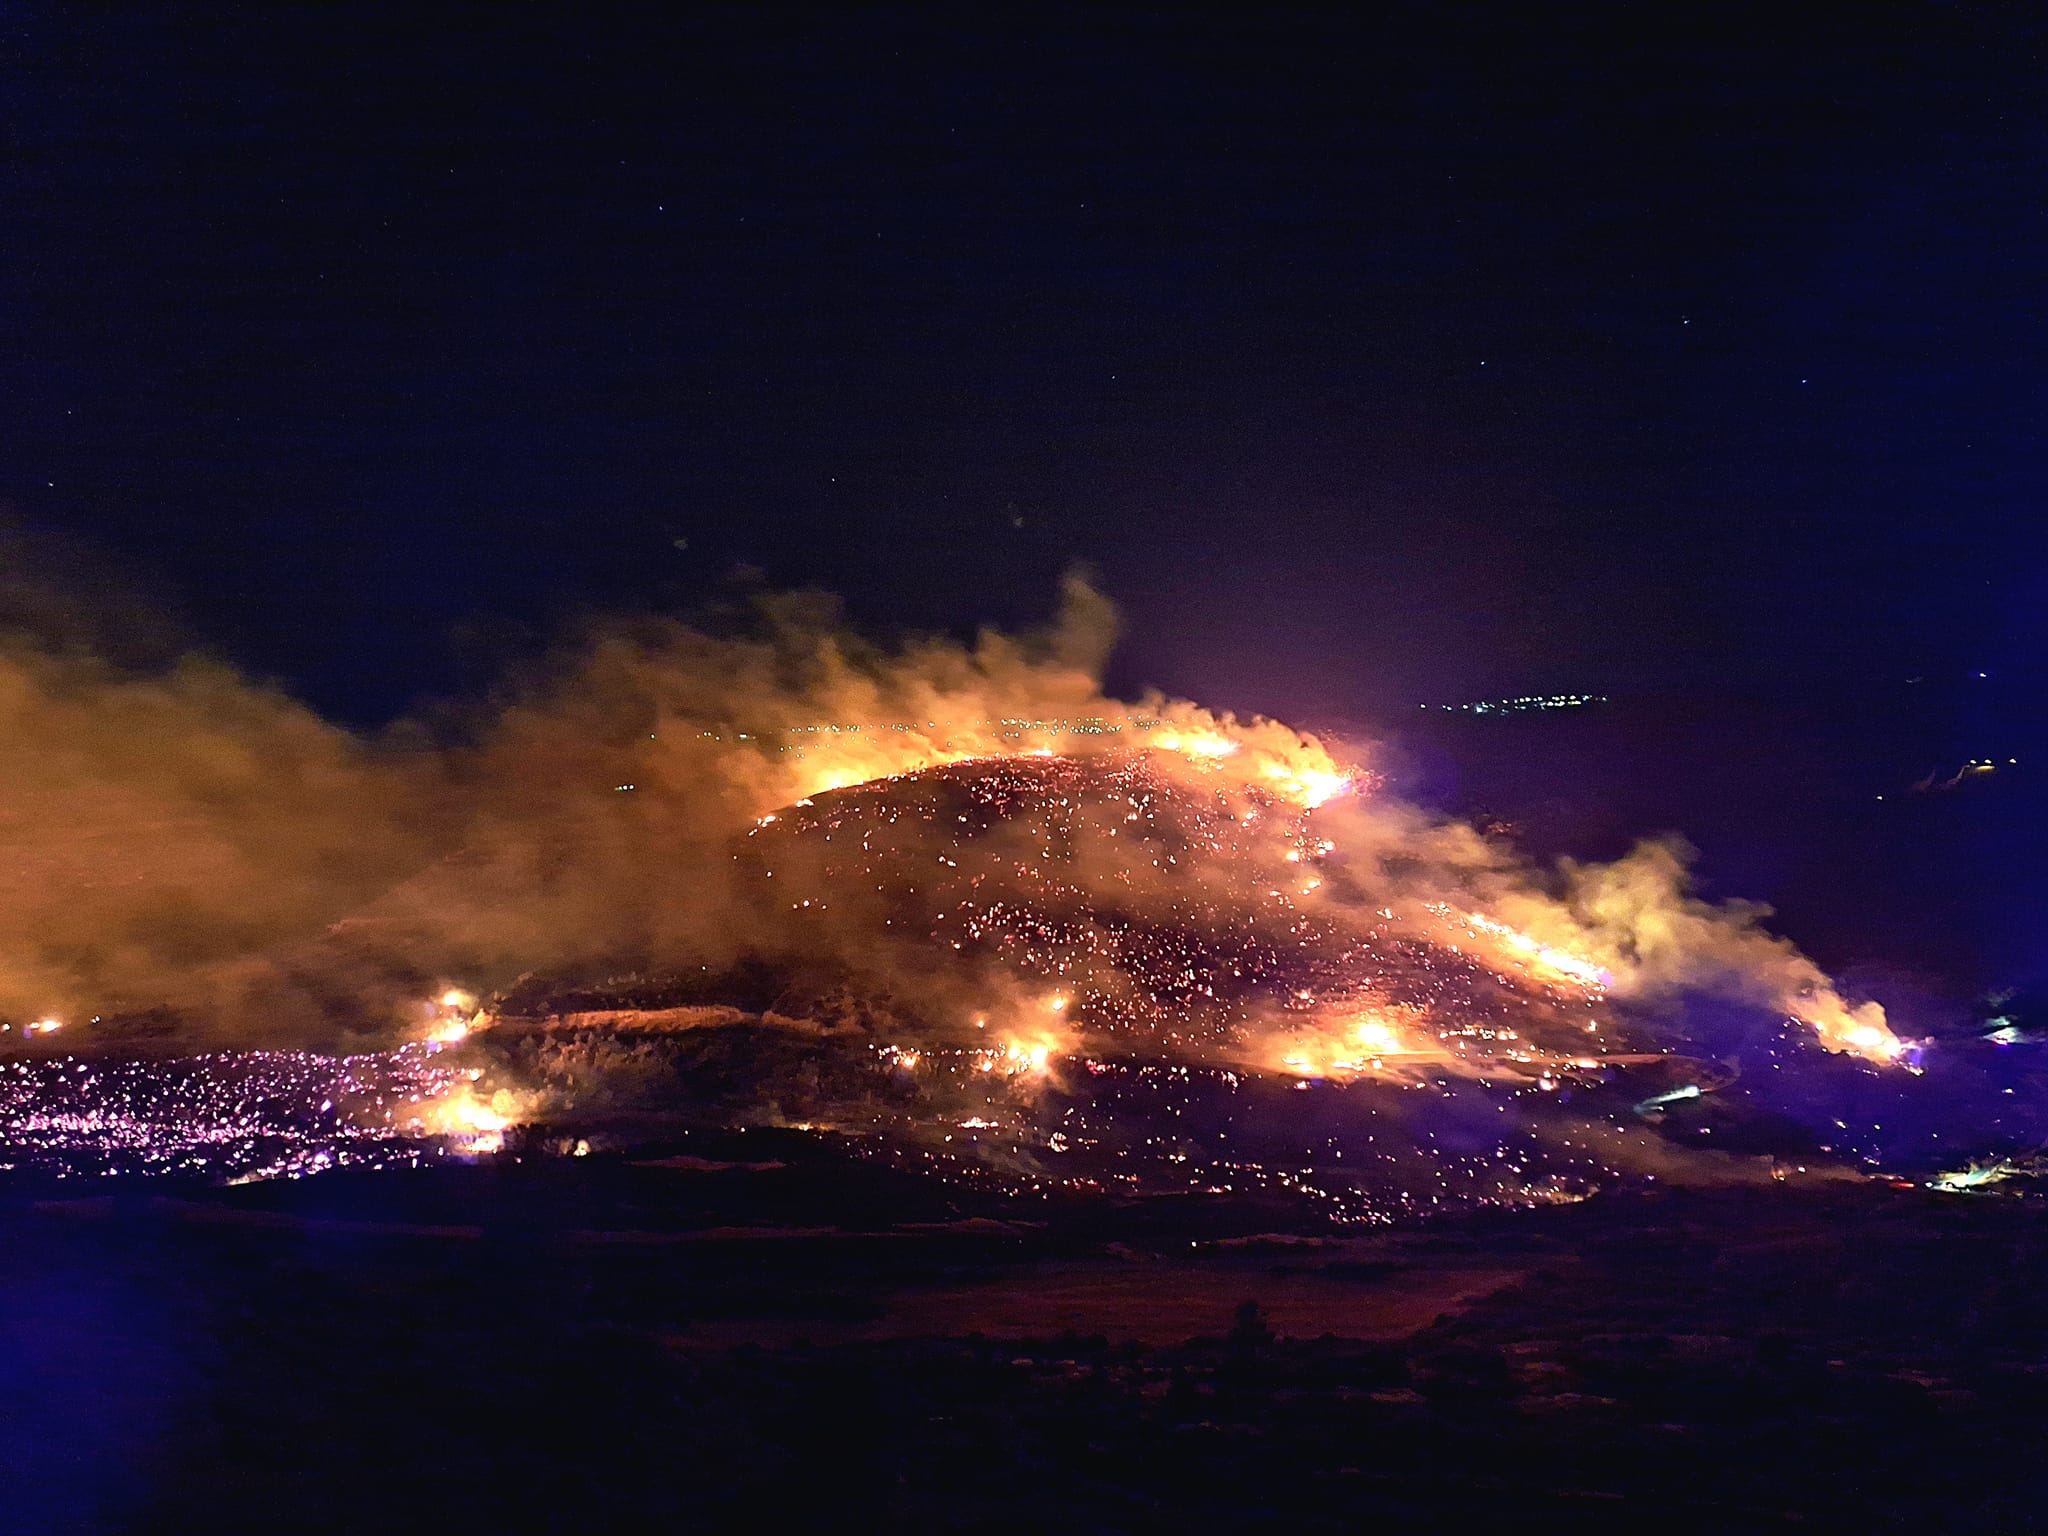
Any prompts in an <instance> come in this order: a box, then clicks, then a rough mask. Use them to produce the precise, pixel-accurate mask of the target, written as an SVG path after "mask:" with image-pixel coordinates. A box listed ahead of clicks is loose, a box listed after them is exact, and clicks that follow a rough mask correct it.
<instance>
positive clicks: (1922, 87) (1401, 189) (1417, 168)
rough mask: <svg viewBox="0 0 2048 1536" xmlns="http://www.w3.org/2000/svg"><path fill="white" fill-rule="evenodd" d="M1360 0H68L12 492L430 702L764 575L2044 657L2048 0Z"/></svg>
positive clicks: (883, 623)
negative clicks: (787, 6) (2047, 32)
mask: <svg viewBox="0 0 2048 1536" xmlns="http://www.w3.org/2000/svg"><path fill="white" fill-rule="evenodd" d="M1359 9H1360V11H1361V13H1362V14H1360V15H1357V16H1350V17H1346V16H1342V15H1338V14H1336V13H1335V12H1334V11H1323V10H1299V11H1295V10H1288V9H1285V8H1279V7H1261V8H1256V9H1254V8H1246V10H1245V11H1243V12H1242V13H1239V14H1238V16H1237V17H1236V19H1234V20H1233V19H1218V17H1217V14H1216V13H1214V12H1202V13H1200V14H1197V13H1194V12H1192V11H1189V12H1182V11H1179V10H1177V9H1176V10H1171V11H1169V10H1164V9H1162V10H1161V11H1158V12H1148V11H1144V10H1136V9H1117V8H1091V9H1085V10H1075V11H1060V10H1057V9H1055V8H1051V7H1036V8H1033V9H1032V10H1031V11H1030V12H1029V13H1028V15H1026V14H1024V13H1019V14H1018V15H1017V16H1016V17H1014V18H1012V19H1000V18H995V17H990V16H985V15H981V14H979V13H978V12H977V11H976V9H975V8H972V7H956V8H950V9H947V10H944V11H932V12H908V11H894V10H884V11H870V12H867V13H864V14H859V15H841V14H837V13H834V14H831V15H829V16H828V15H824V14H815V13H806V12H802V11H789V10H784V11H775V12H769V13H755V12H751V11H749V12H746V13H744V14H743V13H742V12H740V11H738V10H733V11H707V10H699V9H697V8H693V7H681V6H677V7H668V8H664V9H659V10H657V9H656V8H641V9H636V10H634V11H631V12H624V11H621V12H616V13H605V12H603V11H601V10H598V9H595V8H590V7H575V8H569V7H561V8H554V9H550V10H547V11H534V10H528V9H525V8H514V7H496V6H493V7H482V8H478V9H475V10H471V11H466V12H464V11H458V10H455V9H454V8H452V7H444V6H418V5H414V6H405V7H393V8H389V9H380V8H364V7H351V8H346V9H344V8H292V9H286V8H273V7H258V6H249V7H235V8H203V7H179V8H170V7H164V8H159V9H154V10H150V9H143V8H124V9H114V8H100V7H64V8H55V7H39V6H25V7H23V6H16V7H9V8H8V10H7V12H6V14H5V16H4V18H0V29H4V44H0V47H4V75H0V114H4V117H0V125H4V133H5V157H4V165H0V499H4V500H5V502H6V503H8V504H9V507H10V508H11V515H12V518H13V519H14V521H15V522H16V523H17V524H19V525H22V526H24V527H26V528H27V529H29V530H31V531H35V532H47V533H54V534H58V535H61V536H63V538H64V539H65V540H66V541H67V542H71V543H73V544H75V545H77V546H79V547H83V548H87V549H90V550H93V551H96V552H98V555H99V556H100V557H103V558H105V559H106V560H108V561H109V562H110V563H112V564H114V565H117V566H119V567H121V568H123V569H124V570H125V571H127V572H129V573H130V574H131V575H132V576H133V578H134V580H135V581H136V583H137V584H138V585H140V586H142V587H144V588H146V589H148V590H149V591H151V592H152V593H153V594H154V595H155V596H156V597H157V598H159V599H160V600H161V601H162V602H163V603H164V604H165V605H166V606H167V608H168V609H169V610H170V611H171V612H173V613H174V614H175V615H176V616H177V617H178V619H179V620H180V621H181V622H182V623H184V624H186V625H187V626H188V627H189V629H190V631H191V633H193V634H194V635H196V636H197V637H198V638H199V639H200V640H201V641H203V642H204V643H205V644H207V645H209V646H212V647H214V648H216V649H218V650H220V651H222V652H224V653H226V654H228V655H230V656H232V657H233V658H234V659H236V660H237V661H239V662H240V663H242V664H243V665H245V666H247V667H249V668H251V669H252V670H254V671H255V672H257V673H258V674H260V675H265V676H273V677H276V678H279V679H280V680H282V681H283V682H285V683H286V684H287V685H288V686H290V687H291V688H293V689H294V690H295V691H297V692H299V693H301V694H302V695H303V696H305V697H307V698H309V699H310V700H312V701H313V702H314V703H316V704H317V705H319V706H320V707H322V708H324V709H326V710H328V711H330V712H333V713H335V714H337V715H338V716H340V717H342V718H344V719H348V720H351V721H355V722H358V723H364V724H369V723H375V722H378V721H381V720H383V719H386V718H388V717H390V716H391V715H393V714H394V713H396V712H398V711H400V710H402V709H404V708H406V707H407V706H408V705H409V704H410V703H412V702H413V701H414V700H415V699H417V698H418V697H419V696H421V695H423V694H433V693H437V692H445V691H447V690H450V689H455V688H459V687H462V686H465V685H469V684H472V683H474V682H475V680H476V678H475V676H474V675H473V674H474V672H475V670H476V669H477V668H478V667H479V666H481V665H483V664H484V662H481V661H479V659H478V658H479V657H481V658H485V660H486V661H487V660H488V659H489V658H491V657H495V656H498V655H500V654H502V653H503V651H504V649H505V648H506V646H508V645H511V646H514V647H516V645H517V644H518V643H520V642H521V640H522V639H523V638H530V637H531V636H534V635H539V634H544V633H546V632H548V631H549V629H550V628H551V627H552V626H554V625H556V624H558V623H560V622H562V621H563V620H564V619H565V618H567V617H569V616H572V615H574V614H576V613H578V612H584V611H589V610H591V609H597V610H613V609H621V610H645V609H649V608H654V609H661V610H667V611H674V612H683V613H687V612H689V611H691V610H692V609H693V608H694V607H696V606H697V605H701V604H702V603H703V602H705V601H706V600H707V598H709V597H710V596H712V595H713V594H715V593H717V592H719V591H720V590H722V589H724V588H725V587H726V586H727V585H728V584H729V583H730V582H731V580H732V576H733V571H734V568H735V567H736V566H745V567H750V568H753V569H755V570H758V571H759V572H760V573H761V576H760V578H759V579H762V580H765V581H767V582H769V583H772V584H775V585H797V584H815V585H819V586H823V587H826V588H829V589H832V590H834V591H837V592H839V593H842V594H843V595H844V596H845V597H846V599H847V601H848V604H849V607H850V610H851V612H852V613H853V615H854V616H855V617H856V618H857V619H858V620H859V621H860V622H862V623H863V624H864V625H867V626H869V627H871V628H874V629H876V630H878V631H881V632H885V633H886V632H890V631H896V630H903V629H913V630H914V629H925V628H937V629H955V630H960V629H965V628H968V627H971V626H972V625H973V624H975V623H977V622H980V621H983V620H993V621H998V622H1003V623H1019V622H1028V621H1031V620H1034V619H1036V618H1039V617H1042V616H1044V615H1045V614H1046V613H1047V612H1048V611H1049V610H1050V608H1051V605H1052V602H1053V596H1054V590H1055V586H1056V582H1057V578H1058V576H1059V573H1060V572H1061V571H1063V570H1065V569H1067V568H1068V567H1070V566H1071V565H1073V564H1075V563H1086V564H1088V565H1090V566H1092V567H1093V568H1094V569H1095V570H1096V571H1097V572H1098V573H1099V578H1100V581H1101V583H1102V585H1103V587H1104V589H1105V590H1106V591H1107V592H1108V593H1109V594H1110V595H1111V596H1112V597H1113V598H1114V599H1116V600H1117V601H1118V603H1119V604H1120V605H1122V607H1123V608H1124V610H1125V612H1126V614H1127V616H1128V619H1129V625H1130V633H1129V639H1128V641H1127V643H1126V644H1125V646H1124V648H1123V650H1122V651H1121V652H1120V654H1119V656H1118V658H1117V661H1116V663H1115V668H1114V671H1113V676H1112V681H1113V683H1115V684H1116V685H1118V686H1120V687H1124V688H1132V687H1136V686H1139V685H1143V684H1157V685H1161V686H1164V687H1167V688H1169V689H1172V690H1175V691H1179V692H1183V693H1188V694H1191V695H1193V696H1195V697H1198V698H1201V699H1203V700H1205V701H1211V702H1216V703H1221V704H1225V705H1234V706H1239V707H1247V706H1248V707H1254V708H1263V709H1266V710H1270V711H1273V712H1275V713H1279V714H1282V715H1283V716H1293V717H1296V718H1305V719H1307V720H1309V721H1310V722H1311V723H1314V722H1316V721H1317V720H1319V719H1323V718H1331V717H1335V718H1350V717H1353V716H1369V715H1371V714H1373V713H1375V712H1385V711H1391V710H1394V709H1412V708H1413V706H1414V701H1417V700H1439V699H1450V700H1455V699H1463V698H1473V697H1484V696H1488V695H1494V694H1500V693H1508V692H1520V691H1524V690H1530V689H1550V688H1559V689H1589V690H1597V691H1603V692H1609V693H1623V692H1631V691H1633V692H1638V693H1641V692H1659V691H1684V690H1687V689H1697V688H1701V687H1705V686H1715V687H1734V688H1738V689H1739V688H1766V687H1768V688H1773V689H1791V690H1794V691H1798V690H1810V691H1813V692H1816V693H1826V692H1827V691H1828V690H1831V689H1838V688H1842V687H1847V686H1862V685H1864V684H1868V683H1870V682H1872V681H1874V680H1885V679H1891V678H1894V677H1903V676H1904V675H1908V674H1941V675H1945V676H1946V675H1954V676H1961V675H1965V674H1967V673H1968V672H1970V671H1973V670H1977V669H1984V670H1989V671H1993V672H1995V673H1998V674H2000V675H2003V676H2011V675H2013V674H2014V673H2015V672H2023V671H2025V670H2026V669H2028V668H2030V667H2033V666H2034V665H2036V660H2037V658H2038V656H2039V655H2040V651H2041V643H2042V641H2043V638H2044V635H2043V626H2042V620H2041V618H2040V612H2041V607H2042V603H2043V600H2044V598H2048V590H2044V589H2048V581H2044V578H2043V574H2042V562H2041V560H2040V558H2039V551H2040V549H2041V547H2042V543H2043V540H2042V537H2041V535H2040V533H2039V532H2038V531H2037V529H2038V527H2039V517H2040V510H2039V509H2040V507H2041V505H2042V503H2043V494H2044V491H2048V459H2044V456H2043V452H2042V446H2043V445H2042V419H2043V407H2044V382H2043V381H2044V374H2043V372H2042V365H2041V359H2042V358H2043V356H2044V355H2048V348H2044V342H2048V335H2044V325H2048V315H2044V308H2048V305H2044V292H2048V289H2044V280H2043V263H2044V259H2048V201H2044V190H2043V189H2044V188H2048V92H2044V91H2043V90H2042V89H2041V82H2042V80H2043V79H2048V58H2044V51H2048V50H2044V48H2043V42H2042V28H2041V26H2039V25H2038V24H2037V23H2036V22H2035V20H2034V19H2032V18H2031V17H2030V15H2029V13H2028V12H2027V10H2026V9H2025V8H2023V7H1989V6H1981V5H1970V4H1961V5H1932V4H1913V5H1895V6H1867V7H1855V8H1848V7H1844V8H1842V9H1841V10H1840V11H1839V12H1835V13H1832V14H1831V13H1828V12H1826V11H1819V10H1807V11H1804V12H1801V13H1799V14H1790V12H1791V8H1784V7H1760V8H1757V9H1755V10H1744V9H1742V8H1740V7H1715V8H1712V9H1711V12H1710V13H1709V14H1708V15H1707V17H1706V19H1704V20H1700V19H1696V20H1694V21H1693V22H1691V23H1685V24H1674V22H1673V21H1672V19H1671V17H1669V16H1668V15H1666V14H1665V11H1666V8H1664V7H1652V6H1640V7H1633V8H1629V9H1627V10H1624V11H1616V12H1611V13H1610V12H1602V11H1597V10H1589V9H1585V8H1568V10H1567V12H1566V13H1564V14H1560V13H1558V12H1557V11H1554V10H1552V9H1550V8H1543V7H1535V8H1527V9H1521V8H1516V9H1508V8H1502V9H1501V10H1500V11H1499V12H1498V13H1496V14H1494V15H1492V16H1491V17H1488V16H1487V14H1486V13H1485V12H1483V11H1473V12H1466V13H1458V12H1454V11H1450V10H1440V9H1439V8H1436V7H1426V6H1414V7H1390V8H1386V9H1383V10H1378V11H1374V12H1372V13H1370V14H1364V13H1365V12H1366V8H1359ZM1482 23H1483V24H1482Z"/></svg>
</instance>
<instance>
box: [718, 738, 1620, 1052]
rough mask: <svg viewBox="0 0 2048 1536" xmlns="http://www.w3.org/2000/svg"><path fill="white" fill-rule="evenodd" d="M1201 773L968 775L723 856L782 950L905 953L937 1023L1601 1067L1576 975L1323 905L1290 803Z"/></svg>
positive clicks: (1116, 1045) (788, 818) (1197, 762)
mask: <svg viewBox="0 0 2048 1536" xmlns="http://www.w3.org/2000/svg"><path fill="white" fill-rule="evenodd" d="M1224 761H1225V760H1223V759H1221V758H1219V757H1213V756H1207V755H1189V754H1186V753H1184V752H1181V751H1176V750H1171V749H1168V750H1156V749H1155V750H1128V749H1115V750H1109V751H1099V752H1094V753H1088V754H1085V755H1076V756H1072V757H1053V756H1018V757H1003V758H987V759H979V760H975V761H972V762H967V763H961V764H955V765H950V766H946V767H941V768H934V769H929V770H926V771H924V772H922V773H917V774H910V775H901V776H897V777H893V778H890V779H886V780H881V781H878V782H875V783H872V784H867V785H863V786H859V787H857V788H853V789H847V790H842V791H837V792H834V793H829V794H823V795H819V796H816V797H814V798H811V799H808V800H806V801H805V802H803V803H801V804H799V805H797V806H793V807H791V808H789V809H788V810H787V811H786V812H784V813H782V814H780V815H772V816H768V817H764V818H763V819H762V823H761V824H760V825H759V826H757V827H756V828H755V830H754V832H753V833H752V834H751V836H750V837H749V839H748V841H747V846H746V848H745V850H744V851H743V853H742V854H741V855H740V856H738V858H739V862H740V863H741V865H742V868H743V869H744V870H745V872H746V874H747V876H748V877H750V878H751V880H752V881H753V882H754V886H755V889H756V892H757V893H758V894H763V895H766V894H767V893H770V892H772V898H771V899H772V900H774V902H775V903H776V904H777V905H778V906H779V907H780V908H781V909H782V916H783V917H784V918H785V920H786V922H787V925H788V932H789V937H788V939H787V940H786V942H788V943H790V944H791V946H792V947H793V948H795V949H796V950H798V951H806V950H816V949H820V948H825V947H829V946H831V945H832V944H833V943H834V942H835V941H836V937H837V936H838V935H841V934H844V933H846V932H848V931H854V932H859V933H863V934H867V935H870V936H871V938H870V941H869V942H870V943H873V942H876V941H882V942H883V943H884V944H885V948H884V950H883V953H884V954H885V955H886V956H887V961H886V964H887V965H888V966H889V968H890V969H893V970H901V969H903V968H904V965H905V962H906V961H908V959H909V956H910V954H911V953H914V952H916V951H918V950H923V951H924V952H925V953H926V959H925V960H924V961H923V965H924V967H925V969H926V970H927V971H929V972H931V973H932V975H931V979H930V986H931V989H932V992H933V995H934V997H935V999H937V1003H936V1006H937V1007H938V1008H939V1009H941V1010H944V1009H947V1008H948V1007H950V1008H951V1010H952V1012H953V1019H952V1021H951V1027H952V1029H954V1030H958V1029H959V1028H961V1027H964V1026H967V1025H969V1024H971V1023H978V1024H979V1025H980V1026H981V1027H982V1028H983V1029H984V1030H987V1031H992V1032H993V1033H995V1034H996V1035H998V1036H1001V1037H1003V1038H1009V1037H1010V1036H1012V1035H1019V1036H1025V1037H1031V1038H1034V1039H1039V1038H1043V1039H1051V1040H1058V1041H1062V1042H1068V1043H1072V1042H1078V1041H1086V1042H1089V1043H1090V1044H1092V1045H1098V1046H1101V1047H1104V1048H1107V1049H1112V1050H1122V1051H1128V1052H1142V1053H1149V1054H1152V1055H1168V1056H1185V1057H1189V1058H1191V1059H1198V1060H1203V1061H1207V1062H1231V1063H1236V1064H1239V1065H1247V1066H1256V1067H1269V1068H1274V1069H1278V1070H1282V1071H1287V1072H1292V1073H1294V1074H1296V1075H1302V1076H1324V1075H1357V1074H1359V1073H1367V1072H1379V1073H1383V1074H1387V1075H1409V1076H1414V1075H1418V1074H1422V1073H1435V1072H1440V1071H1443V1070H1446V1069H1448V1070H1451V1071H1454V1072H1460V1073H1464V1074H1469V1075H1500V1076H1511V1077H1525V1078H1529V1079H1535V1078H1537V1077H1540V1076H1542V1075H1544V1074H1545V1073H1549V1072H1560V1071H1564V1070H1569V1069H1570V1068H1571V1067H1572V1065H1573V1064H1574V1063H1575V1062H1579V1061H1588V1062H1589V1064H1590V1061H1589V1058H1590V1057H1592V1056H1595V1055H1604V1054H1606V1053H1607V1052H1608V1051H1609V1050H1611V1049H1613V1048H1614V1044H1613V1042H1614V1040H1615V1039H1616V1038H1617V1037H1616V1036H1615V1035H1614V1032H1613V1028H1612V1023H1611V1020H1610V1019H1609V1017H1608V1014H1607V1011H1606V1010H1605V1008H1604V1007H1603V989H1602V987H1601V980H1600V977H1599V974H1598V972H1597V971H1596V970H1595V969H1594V968H1593V967H1591V966H1590V965H1588V964H1587V963H1585V962H1583V961H1579V960H1577V959H1576V958H1574V957H1571V956H1567V955H1563V954H1561V953H1558V952H1555V951H1550V950H1546V949H1544V948H1543V947H1541V946H1536V945H1534V943H1533V941H1524V940H1522V938H1521V936H1520V935H1518V934H1515V933H1514V932H1512V931H1511V930H1507V929H1505V928H1503V927H1502V926H1501V925H1499V924H1493V923H1490V922H1488V921H1487V920H1485V919H1481V918H1476V917H1465V916H1462V915H1460V914H1457V913H1455V912H1454V911H1452V910H1451V909H1450V908H1448V907H1445V906H1443V905H1442V904H1435V905H1433V906H1429V907H1421V906H1417V907H1415V908H1414V909H1413V910H1410V911H1400V910H1397V909H1395V908H1391V907H1381V908H1367V907H1362V906H1360V905H1357V904H1356V903H1354V902H1351V901H1348V900H1346V899H1344V898H1343V896H1342V895H1341V894H1340V893H1341V892H1343V891H1344V890H1346V889H1348V888H1350V886H1351V885H1352V884H1353V882H1352V881H1351V880H1350V878H1349V876H1348V873H1347V871H1346V868H1345V860H1344V857H1343V854H1342V852H1341V850H1340V849H1339V848H1338V846H1337V845H1336V844H1335V843H1334V842H1333V841H1331V840H1330V839H1329V838H1327V837H1325V836H1324V835H1323V833H1322V828H1321V823H1320V821H1319V819H1318V815H1317V812H1316V810H1315V808H1314V807H1313V806H1310V805H1305V804H1303V803H1301V801H1300V800H1299V799H1296V798H1291V797H1289V796H1288V795H1287V794H1286V793H1284V792H1283V791H1282V790H1280V789H1277V788H1275V787H1274V786H1273V785H1272V782H1271V781H1270V780H1268V779H1266V778H1265V777H1264V776H1263V775H1258V776H1254V777H1253V778H1251V779H1250V780H1246V779H1244V778H1241V777H1234V776H1232V775H1231V774H1230V773H1229V772H1228V770H1227V768H1226V766H1224ZM1319 803H1320V802H1319ZM743 888H744V887H743ZM938 1022H939V1023H940V1024H941V1033H942V1035H943V1034H944V1033H946V1029H945V1027H944V1026H945V1024H946V1021H945V1020H944V1019H943V1018H941V1020H939V1021H938Z"/></svg>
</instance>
